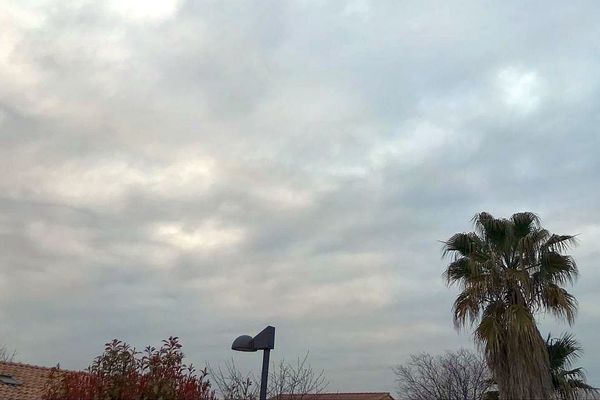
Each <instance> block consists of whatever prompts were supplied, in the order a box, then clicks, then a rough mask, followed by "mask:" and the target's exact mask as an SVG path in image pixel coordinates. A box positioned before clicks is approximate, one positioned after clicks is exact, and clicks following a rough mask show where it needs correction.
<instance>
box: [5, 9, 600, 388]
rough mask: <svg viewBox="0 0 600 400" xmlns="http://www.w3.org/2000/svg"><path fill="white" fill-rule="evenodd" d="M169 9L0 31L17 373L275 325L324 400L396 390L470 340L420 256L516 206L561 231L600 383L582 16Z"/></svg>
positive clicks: (73, 16)
mask: <svg viewBox="0 0 600 400" xmlns="http://www.w3.org/2000/svg"><path fill="white" fill-rule="evenodd" d="M127 4H129V3H127V2H121V4H120V5H121V6H123V5H125V6H126V5H127ZM132 4H133V3H132ZM164 4H166V5H169V3H168V2H165V3H164ZM173 4H175V8H173V9H169V7H167V8H166V9H165V10H162V11H161V9H151V8H150V6H148V7H147V8H145V9H136V8H135V7H134V6H132V7H133V8H130V9H129V13H130V14H129V15H128V14H126V13H125V12H124V10H123V9H119V10H115V9H114V8H111V7H113V5H112V3H110V2H107V3H106V4H104V3H97V2H96V3H94V2H82V3H81V4H80V5H78V6H69V5H66V3H56V2H42V3H40V4H35V5H33V4H29V5H28V4H25V3H21V2H13V3H10V4H9V6H8V7H7V10H8V11H6V12H5V13H4V14H2V15H1V16H0V18H1V19H0V22H2V23H3V25H5V26H6V27H7V28H6V31H7V32H9V34H10V35H9V40H8V41H6V42H0V81H1V82H2V85H0V137H1V139H2V144H3V146H2V148H0V153H1V154H0V167H1V168H2V170H3V171H5V173H4V174H3V175H2V177H1V178H0V190H1V195H0V236H1V237H2V240H1V248H2V252H1V254H0V260H1V261H0V318H1V320H2V321H3V323H2V324H0V340H2V341H4V342H6V345H7V346H9V347H16V349H17V350H18V352H19V354H20V356H21V358H22V359H23V361H27V362H32V363H42V364H49V365H51V364H53V363H56V362H58V361H60V362H61V364H62V365H64V366H66V367H69V368H82V367H85V366H86V363H87V362H89V360H91V358H92V357H93V356H94V355H95V354H97V353H98V352H99V351H101V345H102V343H103V342H104V341H106V340H109V339H111V338H113V337H120V338H123V339H126V340H128V341H130V342H131V343H132V344H134V345H137V346H144V345H146V344H151V343H156V342H157V341H158V340H160V339H161V338H163V337H166V336H168V335H171V334H175V335H180V336H181V337H182V339H183V340H184V345H185V348H186V349H187V354H188V355H189V357H190V359H191V360H192V361H194V362H195V363H196V364H200V365H202V364H203V363H205V362H210V363H211V364H213V365H214V364H218V363H220V362H223V361H224V360H226V359H228V358H230V357H231V356H232V354H231V353H230V352H229V350H228V348H229V347H228V346H229V345H230V343H229V342H230V340H231V338H233V337H234V336H235V335H237V334H239V333H243V332H248V333H252V332H254V331H258V330H259V329H261V328H262V327H263V325H264V324H266V323H272V324H274V325H276V326H277V328H278V342H277V343H278V344H277V351H276V354H277V356H278V357H281V356H285V357H288V358H293V357H295V356H296V355H298V354H302V353H303V352H304V351H305V350H306V349H307V348H310V349H311V359H312V360H313V363H314V364H315V366H316V367H319V368H325V370H326V372H327V374H328V376H329V377H330V380H331V381H332V383H331V387H330V389H332V390H393V388H394V382H393V374H392V373H391V370H390V368H389V367H390V366H391V365H393V364H394V363H396V362H400V361H402V360H404V359H406V357H407V356H408V354H410V353H411V352H415V351H443V350H444V349H447V348H455V347H458V346H461V345H462V346H466V345H470V340H469V336H468V334H467V333H468V332H463V333H462V334H457V333H456V332H455V331H454V329H453V328H452V323H451V318H450V313H449V311H450V307H451V302H452V299H453V296H454V295H455V291H454V290H452V289H451V290H448V289H447V288H446V287H445V286H444V282H443V280H442V277H441V272H442V269H443V266H444V261H442V260H440V243H439V242H438V240H443V239H445V238H447V237H449V236H450V235H451V234H452V233H454V232H456V231H462V230H467V229H470V226H469V222H468V221H469V218H471V216H472V215H473V214H474V213H475V212H476V211H479V210H483V209H485V210H489V211H491V212H493V213H495V214H498V215H507V214H510V213H512V212H514V211H518V210H523V209H527V210H533V211H536V212H539V213H540V215H541V216H542V217H543V218H544V220H545V222H546V224H547V225H548V227H549V228H550V229H551V230H554V231H558V232H575V233H581V246H580V247H578V248H577V249H576V250H574V255H575V257H576V258H577V260H578V261H579V264H580V266H581V272H582V276H583V279H582V280H581V281H580V282H579V283H578V284H577V285H576V288H575V289H574V290H575V293H576V294H577V295H578V296H579V298H580V299H581V311H580V315H579V319H578V323H577V325H575V327H574V331H575V332H576V334H577V336H578V337H579V338H580V339H581V341H582V343H583V345H584V347H585V349H586V355H585V358H584V359H583V360H582V364H583V365H584V366H585V367H586V368H587V370H588V375H589V378H590V381H592V382H597V381H598V380H600V361H599V359H598V357H597V353H598V349H597V346H596V345H595V342H596V341H595V340H594V334H595V326H596V325H597V324H598V320H599V318H600V313H599V312H598V310H597V307H596V306H595V304H596V303H597V296H596V294H595V292H596V286H597V281H598V279H599V278H600V276H599V275H598V272H597V271H595V269H594V260H596V259H597V255H598V252H597V250H595V248H594V243H597V239H599V238H600V228H599V226H600V225H599V224H598V217H599V216H600V215H599V213H598V207H597V204H598V199H599V197H600V196H599V194H600V193H599V192H598V189H597V188H596V186H597V185H596V184H595V183H596V180H597V179H596V177H597V175H598V172H599V170H600V165H599V162H598V157H597V153H598V151H599V150H600V143H599V142H598V135H597V134H596V133H595V131H594V129H595V127H596V125H597V124H596V122H597V116H596V114H597V113H596V110H597V108H598V87H599V83H600V81H599V80H598V79H597V78H596V77H595V71H596V70H597V69H598V61H597V60H596V59H595V58H594V52H595V51H597V49H598V42H597V39H596V38H597V37H598V35H597V33H598V32H597V31H598V27H597V24H596V23H595V19H594V16H597V14H598V7H597V6H596V5H595V4H594V3H589V4H587V5H583V6H579V7H572V6H569V5H565V4H559V3H554V4H547V3H544V4H543V5H542V4H541V3H540V4H537V5H535V4H534V5H528V6H524V5H522V4H517V3H513V2H504V3H502V4H500V3H498V4H491V3H490V4H486V5H485V7H484V6H483V5H482V3H478V2H473V3H471V4H462V5H460V6H459V5H457V4H451V3H447V4H444V5H440V4H437V5H436V6H435V7H434V6H433V5H432V4H427V3H419V4H408V3H397V2H379V1H378V2H369V1H354V2H345V3H343V4H342V3H337V2H333V3H328V2H295V1H286V2H280V1H276V2H267V3H261V4H260V5H258V4H252V5H249V4H243V3H242V2H235V1H234V2H228V3H227V4H224V3H216V2H174V3H173ZM125 8H126V7H125ZM161 13H162V14H161ZM533 16H535V17H533ZM544 327H545V328H546V327H547V328H548V329H552V331H553V332H557V333H558V332H559V331H560V330H562V329H567V328H566V327H564V326H562V325H559V324H555V323H552V322H550V321H546V320H545V321H544ZM234 356H235V357H236V360H237V361H239V362H240V363H242V365H243V366H244V367H247V368H250V367H253V366H254V364H256V363H255V361H256V360H254V359H252V357H250V358H248V357H238V355H234Z"/></svg>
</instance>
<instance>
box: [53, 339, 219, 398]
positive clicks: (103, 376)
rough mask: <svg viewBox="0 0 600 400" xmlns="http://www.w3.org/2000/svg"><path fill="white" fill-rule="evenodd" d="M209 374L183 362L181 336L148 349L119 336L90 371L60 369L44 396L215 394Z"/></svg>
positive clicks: (134, 396) (187, 396) (103, 396)
mask: <svg viewBox="0 0 600 400" xmlns="http://www.w3.org/2000/svg"><path fill="white" fill-rule="evenodd" d="M206 375H207V372H206V370H205V369H204V370H201V371H199V372H198V373H196V371H195V370H194V368H193V366H192V365H189V366H187V365H185V364H184V363H183V352H182V351H181V344H180V343H179V340H178V338H176V337H170V338H169V339H168V340H163V344H162V347H161V348H160V349H156V348H154V347H147V348H146V349H145V350H144V351H143V352H137V351H136V350H135V349H134V348H132V347H131V346H129V345H128V344H127V343H124V342H121V341H120V340H116V339H115V340H113V341H112V342H110V343H107V344H106V347H105V349H104V354H102V355H101V356H99V357H97V358H96V359H95V360H94V362H93V363H92V365H90V367H89V368H88V370H87V371H85V372H66V371H62V370H60V369H54V370H53V371H52V373H51V376H50V379H49V381H48V384H47V386H46V388H45V391H44V396H43V400H214V399H215V396H214V391H213V390H212V389H211V386H210V382H209V381H208V379H207V377H206Z"/></svg>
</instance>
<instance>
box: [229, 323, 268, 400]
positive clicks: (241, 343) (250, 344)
mask: <svg viewBox="0 0 600 400" xmlns="http://www.w3.org/2000/svg"><path fill="white" fill-rule="evenodd" d="M273 348H275V328H274V327H272V326H270V325H269V326H267V327H266V328H265V329H263V330H262V331H261V332H260V333H259V334H258V335H256V336H254V337H252V336H248V335H242V336H238V338H237V339H235V340H234V341H233V344H232V345H231V349H232V350H236V351H257V350H263V364H262V372H261V377H260V397H259V400H267V378H268V377H269V353H270V352H271V349H273Z"/></svg>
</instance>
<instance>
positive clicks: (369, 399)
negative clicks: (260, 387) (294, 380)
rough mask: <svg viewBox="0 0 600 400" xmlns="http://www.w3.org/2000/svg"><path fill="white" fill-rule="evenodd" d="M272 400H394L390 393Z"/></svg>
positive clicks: (291, 396)
mask: <svg viewBox="0 0 600 400" xmlns="http://www.w3.org/2000/svg"><path fill="white" fill-rule="evenodd" d="M270 400H394V398H393V397H392V396H391V395H390V394H389V393H388V392H363V393H340V392H338V393H319V394H284V395H280V396H274V397H271V399H270Z"/></svg>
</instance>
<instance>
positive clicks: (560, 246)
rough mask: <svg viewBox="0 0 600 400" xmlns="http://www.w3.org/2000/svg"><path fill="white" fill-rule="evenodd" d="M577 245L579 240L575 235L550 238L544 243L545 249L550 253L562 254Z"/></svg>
mask: <svg viewBox="0 0 600 400" xmlns="http://www.w3.org/2000/svg"><path fill="white" fill-rule="evenodd" d="M576 245H577V239H576V238H575V236H574V235H556V234H554V235H552V236H550V238H549V239H548V240H547V241H546V243H544V246H543V247H544V248H545V249H548V250H550V251H555V252H558V253H562V252H564V251H567V250H568V249H570V248H571V247H573V246H576Z"/></svg>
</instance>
